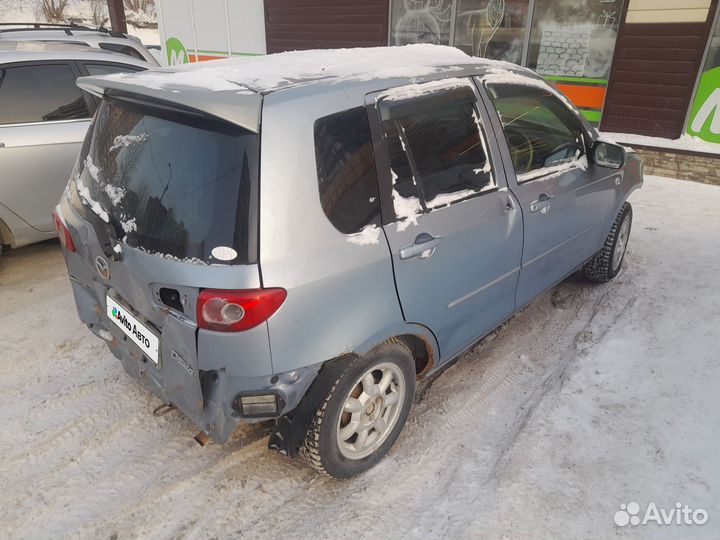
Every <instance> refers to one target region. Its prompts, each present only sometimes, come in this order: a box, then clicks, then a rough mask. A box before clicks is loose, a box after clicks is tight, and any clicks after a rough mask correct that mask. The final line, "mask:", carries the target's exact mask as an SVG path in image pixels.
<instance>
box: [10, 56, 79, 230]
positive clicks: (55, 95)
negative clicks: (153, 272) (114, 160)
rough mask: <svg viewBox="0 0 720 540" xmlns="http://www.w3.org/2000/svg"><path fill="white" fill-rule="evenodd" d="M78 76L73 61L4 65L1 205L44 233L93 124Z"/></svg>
mask: <svg viewBox="0 0 720 540" xmlns="http://www.w3.org/2000/svg"><path fill="white" fill-rule="evenodd" d="M78 75H79V72H78V70H77V67H76V66H75V65H74V64H73V63H71V62H28V63H15V64H8V65H5V66H0V104H2V105H1V106H0V171H2V177H0V203H2V204H4V205H5V206H7V207H8V208H10V209H11V210H12V211H13V212H14V213H15V214H17V215H18V216H19V217H20V218H22V219H23V220H24V221H25V222H26V223H28V224H29V225H30V226H31V227H33V228H35V229H37V230H40V231H44V232H52V231H54V227H53V224H52V217H51V212H52V209H53V207H54V206H55V205H56V204H57V202H58V200H59V199H60V195H61V194H62V191H63V189H64V188H65V185H66V184H67V182H68V178H69V177H70V173H71V171H72V168H73V164H74V163H75V158H76V157H77V154H78V152H79V150H80V144H81V142H82V140H83V137H84V136H85V132H86V131H87V128H88V126H89V124H90V110H89V107H88V101H86V97H85V96H84V95H83V94H82V93H81V92H80V89H79V88H77V86H75V79H76V78H77V77H78Z"/></svg>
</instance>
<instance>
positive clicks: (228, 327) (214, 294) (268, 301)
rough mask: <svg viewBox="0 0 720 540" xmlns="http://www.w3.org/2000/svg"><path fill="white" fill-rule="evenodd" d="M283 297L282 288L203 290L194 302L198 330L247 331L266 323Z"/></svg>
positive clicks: (283, 299)
mask: <svg viewBox="0 0 720 540" xmlns="http://www.w3.org/2000/svg"><path fill="white" fill-rule="evenodd" d="M285 298H287V291H286V290H285V289H253V290H246V291H219V290H215V289H205V290H204V291H201V292H200V296H199V297H198V302H197V321H198V327H200V328H203V329H205V330H216V331H218V332H241V331H243V330H249V329H250V328H255V327H256V326H257V325H259V324H262V323H264V322H265V321H267V320H268V319H269V318H270V317H271V316H272V315H273V314H274V313H275V312H276V311H277V310H278V309H280V306H282V305H283V302H285Z"/></svg>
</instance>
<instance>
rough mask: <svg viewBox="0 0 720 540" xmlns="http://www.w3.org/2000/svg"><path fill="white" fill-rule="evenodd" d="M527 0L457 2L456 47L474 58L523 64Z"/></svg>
mask: <svg viewBox="0 0 720 540" xmlns="http://www.w3.org/2000/svg"><path fill="white" fill-rule="evenodd" d="M527 16H528V0H458V3H457V9H456V14H455V46H456V47H458V48H459V49H461V50H463V51H465V52H466V53H467V54H469V55H472V56H482V57H485V58H492V59H494V60H506V61H508V62H514V63H516V64H520V63H521V62H522V54H523V47H524V44H525V34H526V30H527Z"/></svg>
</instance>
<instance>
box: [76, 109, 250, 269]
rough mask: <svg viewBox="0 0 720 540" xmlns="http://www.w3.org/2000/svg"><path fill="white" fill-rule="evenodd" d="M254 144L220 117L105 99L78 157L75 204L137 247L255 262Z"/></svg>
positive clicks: (193, 257) (209, 258) (208, 259)
mask: <svg viewBox="0 0 720 540" xmlns="http://www.w3.org/2000/svg"><path fill="white" fill-rule="evenodd" d="M258 139H259V137H258V135H257V134H256V133H252V132H250V131H247V130H245V129H242V128H240V127H237V126H234V125H230V124H227V123H225V122H222V121H220V120H217V119H214V118H210V117H205V116H200V115H191V114H189V113H185V112H180V111H170V110H167V109H160V108H155V107H152V106H150V105H145V104H136V103H127V102H124V101H119V100H110V101H108V100H103V102H102V103H101V105H100V108H99V109H98V111H97V113H96V115H95V119H94V122H93V126H92V128H91V129H90V131H89V132H88V140H86V143H85V145H84V146H83V150H82V153H81V154H80V157H79V161H78V167H77V173H76V175H75V177H74V186H75V193H74V194H73V197H72V200H73V205H74V206H75V208H78V209H79V210H80V211H81V212H85V211H91V210H92V211H94V212H95V213H96V214H97V215H98V216H100V217H101V218H102V219H103V220H104V221H106V222H109V223H110V224H111V225H112V226H113V227H114V229H115V232H116V234H117V237H118V238H119V239H122V238H124V239H125V242H127V244H128V245H130V246H132V247H137V248H140V249H143V250H145V251H149V252H151V253H157V254H160V255H164V256H166V257H171V258H178V259H182V260H190V261H191V262H197V261H201V262H205V263H220V264H248V263H254V262H256V261H257V206H258V167H259V164H258V158H259V154H260V149H259V141H258ZM88 141H89V143H88Z"/></svg>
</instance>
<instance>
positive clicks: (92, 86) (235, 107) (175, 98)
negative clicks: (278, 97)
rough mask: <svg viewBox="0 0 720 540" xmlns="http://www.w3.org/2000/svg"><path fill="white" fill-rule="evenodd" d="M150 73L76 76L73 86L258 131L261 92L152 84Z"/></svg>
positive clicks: (94, 92)
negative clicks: (179, 108) (75, 84)
mask: <svg viewBox="0 0 720 540" xmlns="http://www.w3.org/2000/svg"><path fill="white" fill-rule="evenodd" d="M154 73H158V72H157V71H155V70H149V71H144V72H139V73H137V74H135V73H133V74H128V73H124V74H122V76H115V75H108V76H101V77H80V78H79V79H77V85H78V86H79V87H80V88H82V89H83V90H85V91H86V92H89V93H91V94H93V95H95V96H98V97H100V98H102V97H104V96H106V95H107V96H112V95H118V94H121V95H123V94H124V95H129V96H137V97H138V98H145V99H146V100H149V101H155V102H160V103H165V104H167V105H169V106H175V107H177V106H181V107H184V108H187V109H193V110H195V111H197V112H199V113H202V114H206V115H209V116H214V117H215V118H219V119H220V120H225V121H226V122H230V123H231V124H235V125H237V126H240V127H242V128H245V129H247V130H249V131H252V132H254V133H259V131H260V112H261V109H262V101H263V97H262V95H260V94H258V93H255V92H246V93H240V92H239V91H240V90H241V89H242V86H238V91H235V90H224V91H213V90H208V89H203V88H196V87H192V86H184V85H172V86H168V87H154V86H153V85H148V84H147V82H148V75H151V74H154Z"/></svg>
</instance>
